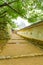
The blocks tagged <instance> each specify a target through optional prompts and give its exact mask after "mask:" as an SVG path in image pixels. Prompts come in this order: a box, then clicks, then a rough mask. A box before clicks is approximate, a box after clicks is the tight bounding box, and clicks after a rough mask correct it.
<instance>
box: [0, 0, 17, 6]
mask: <svg viewBox="0 0 43 65" xmlns="http://www.w3.org/2000/svg"><path fill="white" fill-rule="evenodd" d="M14 2H17V0H15V1H12V2H9V3H7V4H12V3H14ZM7 4H6V3H4V4H2V5H0V7H4V6H7Z"/></svg>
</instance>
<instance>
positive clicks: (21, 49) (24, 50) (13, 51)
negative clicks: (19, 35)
mask: <svg viewBox="0 0 43 65" xmlns="http://www.w3.org/2000/svg"><path fill="white" fill-rule="evenodd" d="M35 53H37V54H38V53H43V50H42V49H40V48H39V47H37V46H34V45H33V44H31V43H29V42H28V43H16V44H6V45H5V47H4V49H3V51H2V52H1V53H0V55H2V56H3V55H4V56H10V55H11V56H14V55H27V54H35Z"/></svg>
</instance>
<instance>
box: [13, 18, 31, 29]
mask: <svg viewBox="0 0 43 65" xmlns="http://www.w3.org/2000/svg"><path fill="white" fill-rule="evenodd" d="M12 21H13V22H14V23H16V25H17V26H18V28H16V29H18V30H19V29H22V28H24V27H27V26H29V25H31V23H29V22H28V21H27V20H25V19H22V18H21V17H18V18H17V19H12Z"/></svg>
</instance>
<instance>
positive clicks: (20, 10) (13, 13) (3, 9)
mask: <svg viewBox="0 0 43 65" xmlns="http://www.w3.org/2000/svg"><path fill="white" fill-rule="evenodd" d="M18 16H21V17H22V18H25V19H27V20H28V22H37V21H39V20H43V0H0V22H1V20H5V21H6V22H8V23H10V24H11V25H12V20H11V19H14V18H17V17H18Z"/></svg>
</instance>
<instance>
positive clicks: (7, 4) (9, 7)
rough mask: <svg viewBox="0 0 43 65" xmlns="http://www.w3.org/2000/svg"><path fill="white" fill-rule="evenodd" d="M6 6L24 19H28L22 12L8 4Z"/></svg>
mask: <svg viewBox="0 0 43 65" xmlns="http://www.w3.org/2000/svg"><path fill="white" fill-rule="evenodd" d="M6 5H7V6H8V7H9V8H11V9H12V10H13V11H14V12H16V13H17V14H18V15H19V16H21V17H22V18H25V19H27V17H25V16H23V15H22V14H21V13H20V12H18V11H17V10H16V9H13V8H12V7H11V6H10V5H9V4H8V3H6Z"/></svg>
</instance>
